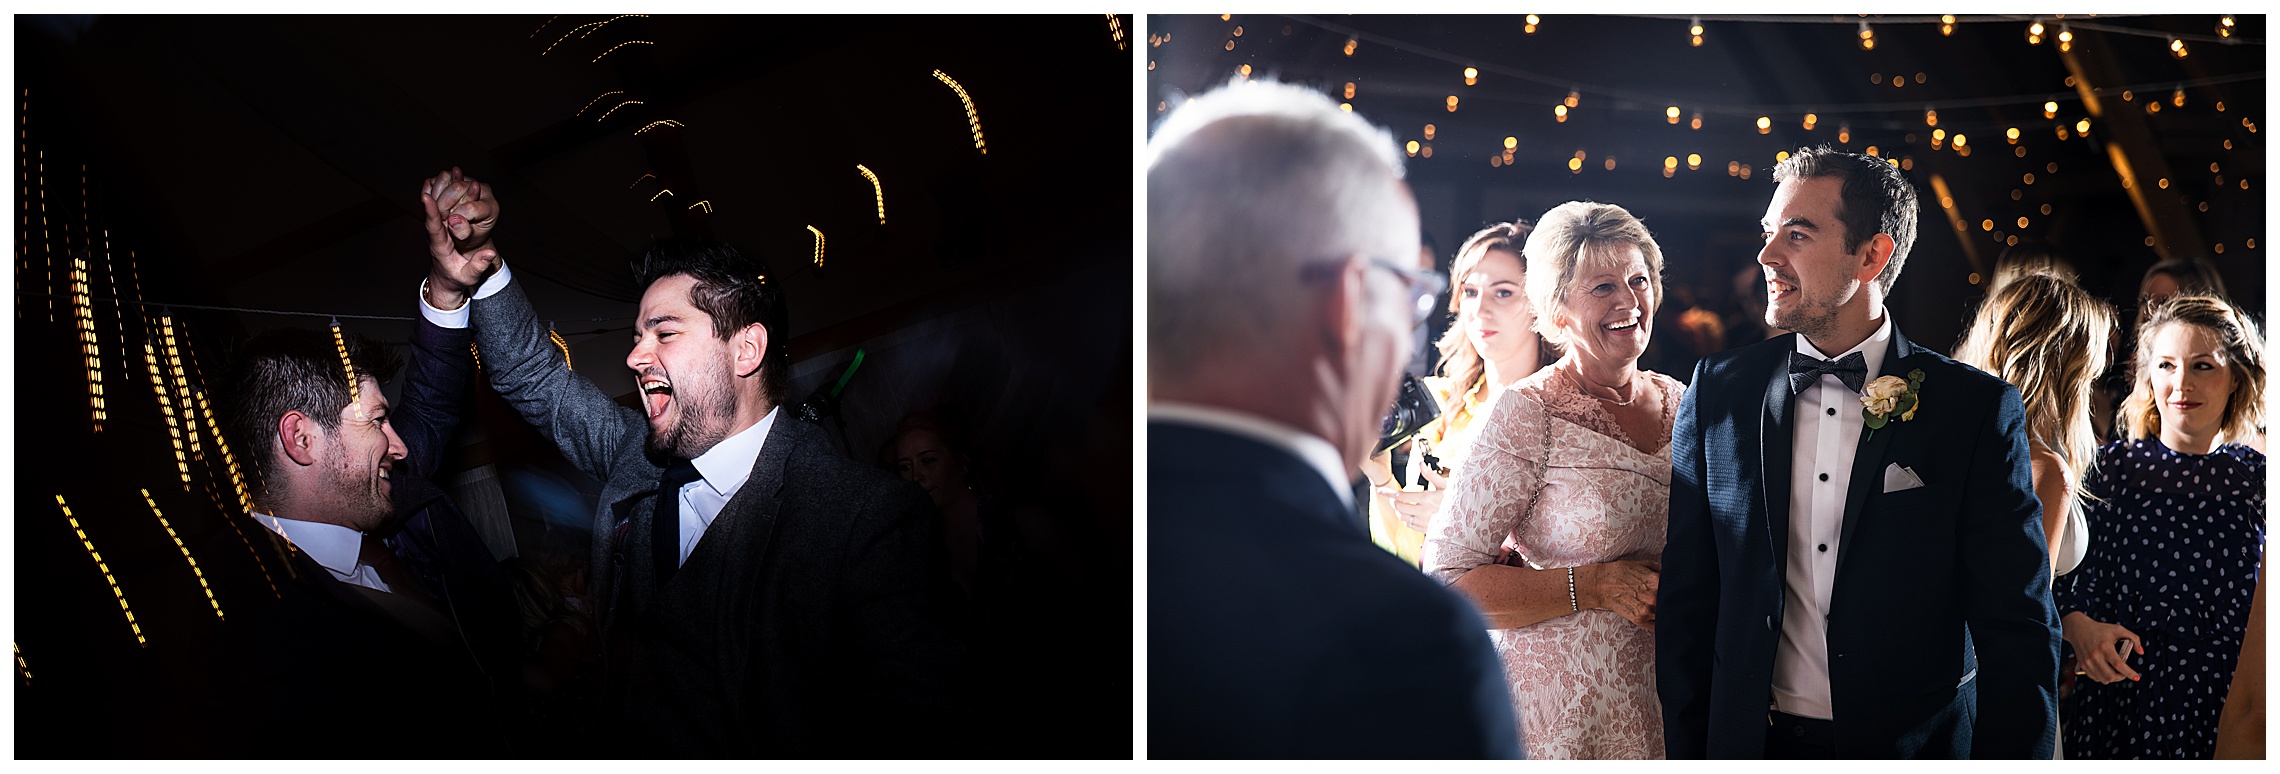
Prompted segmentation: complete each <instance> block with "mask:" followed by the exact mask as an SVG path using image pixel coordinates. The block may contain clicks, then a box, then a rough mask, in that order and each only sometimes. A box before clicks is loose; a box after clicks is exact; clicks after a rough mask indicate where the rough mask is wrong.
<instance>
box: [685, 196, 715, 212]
mask: <svg viewBox="0 0 2280 774" xmlns="http://www.w3.org/2000/svg"><path fill="white" fill-rule="evenodd" d="M699 207H703V208H704V210H705V214H706V215H711V214H712V200H711V199H705V200H702V201H699V202H697V203H696V204H691V205H689V206H688V207H685V208H683V209H691V210H693V209H697V208H699Z"/></svg>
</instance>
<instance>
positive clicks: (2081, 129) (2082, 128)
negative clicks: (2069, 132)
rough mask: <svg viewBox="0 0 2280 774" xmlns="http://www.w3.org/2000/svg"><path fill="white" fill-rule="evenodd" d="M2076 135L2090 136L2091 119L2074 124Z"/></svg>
mask: <svg viewBox="0 0 2280 774" xmlns="http://www.w3.org/2000/svg"><path fill="white" fill-rule="evenodd" d="M2074 133H2075V134H2089V133H2090V119H2087V118H2085V119H2082V120H2080V121H2076V122H2074Z"/></svg>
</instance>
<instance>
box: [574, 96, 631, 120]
mask: <svg viewBox="0 0 2280 774" xmlns="http://www.w3.org/2000/svg"><path fill="white" fill-rule="evenodd" d="M624 93H625V92H624V91H622V90H621V91H605V92H602V94H601V96H600V97H595V98H594V101H592V102H588V103H586V106H585V107H582V108H578V112H577V113H575V114H574V115H581V116H582V115H585V114H586V111H588V110H592V109H594V106H595V105H599V104H601V102H602V97H607V96H609V95H612V94H624ZM611 109H612V110H615V109H616V108H611Z"/></svg>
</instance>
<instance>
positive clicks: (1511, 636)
mask: <svg viewBox="0 0 2280 774" xmlns="http://www.w3.org/2000/svg"><path fill="white" fill-rule="evenodd" d="M1525 254H1526V255H1527V257H1528V273H1527V290H1528V300H1529V303H1530V305H1531V306H1532V307H1533V308H1535V309H1537V310H1540V312H1539V314H1538V315H1537V316H1536V320H1535V327H1536V330H1537V331H1539V332H1541V333H1543V335H1544V337H1545V338H1546V339H1549V340H1551V342H1552V343H1553V344H1555V345H1557V346H1560V347H1561V348H1563V349H1565V350H1566V352H1567V353H1566V354H1565V355H1564V356H1562V357H1561V358H1560V359H1559V360H1558V361H1557V362H1554V363H1553V364H1552V365H1551V366H1550V367H1548V368H1545V369H1543V370H1541V371H1538V372H1536V373H1535V374H1534V375H1532V376H1529V377H1527V378H1524V379H1521V380H1520V381H1519V383H1518V384H1515V385H1513V387H1512V389H1511V391H1510V393H1509V394H1508V395H1506V396H1505V398H1504V399H1503V400H1499V401H1497V402H1496V404H1495V408H1494V409H1493V410H1491V411H1490V413H1489V415H1488V419H1487V423H1486V425H1485V426H1483V427H1482V428H1481V429H1480V430H1479V432H1478V434H1477V435H1476V436H1475V437H1474V439H1473V442H1472V450H1471V452H1469V453H1468V454H1467V455H1466V456H1465V457H1464V459H1463V461H1462V462H1461V463H1460V465H1462V470H1461V471H1460V472H1459V474H1458V475H1457V477H1456V478H1455V483H1454V485H1453V487H1452V488H1451V491H1450V494H1449V495H1448V501H1447V503H1446V505H1445V507H1444V509H1443V511H1442V513H1441V514H1440V515H1438V516H1436V517H1434V519H1433V522H1432V531H1431V533H1430V536H1429V537H1427V538H1426V541H1425V557H1424V558H1425V570H1426V572H1428V573H1430V574H1432V575H1433V577H1434V578H1436V579H1438V580H1440V581H1441V582H1442V583H1447V584H1449V585H1450V587H1452V588H1454V589H1456V590H1458V591H1461V592H1463V593H1464V594H1465V596H1467V597H1469V598H1471V599H1472V600H1473V604H1475V605H1478V606H1479V607H1480V609H1481V612H1482V614H1484V615H1485V616H1487V618H1488V621H1489V625H1490V626H1493V627H1495V631H1493V632H1491V636H1493V637H1494V638H1495V640H1496V647H1497V653H1498V655H1499V656H1501V657H1502V658H1503V660H1504V674H1505V676H1506V678H1507V680H1508V682H1509V688H1510V690H1511V691H1512V698H1513V710H1514V712H1515V714H1516V715H1518V716H1519V721H1520V727H1521V731H1522V733H1523V736H1524V737H1525V741H1526V743H1527V746H1528V750H1529V752H1530V754H1531V755H1533V756H1535V757H1538V758H1660V757H1663V739H1662V716H1661V706H1660V705H1659V704H1658V703H1657V702H1656V700H1655V683H1654V661H1655V642H1654V633H1653V631H1654V604H1655V583H1656V576H1657V572H1658V570H1659V568H1660V562H1659V557H1660V555H1661V553H1662V546H1663V533H1664V524H1665V519H1666V518H1667V516H1668V511H1669V504H1670V429H1671V417H1672V412H1673V411H1675V410H1676V409H1677V408H1678V399H1679V395H1680V393H1681V392H1682V391H1683V390H1684V389H1685V386H1684V385H1681V384H1679V383H1678V380H1676V379H1672V378H1670V377H1667V376H1663V375H1661V374H1656V373H1652V372H1647V371H1641V370H1639V369H1638V368H1637V363H1638V359H1639V355H1640V354H1641V353H1643V352H1645V351H1646V348H1647V340H1648V337H1649V335H1650V334H1652V332H1653V331H1652V327H1653V322H1654V313H1655V307H1656V305H1657V304H1658V303H1659V302H1660V301H1661V300H1662V249H1661V248H1660V247H1658V246H1656V244H1655V240H1654V237H1652V236H1650V235H1649V234H1648V233H1647V229H1646V226H1644V225H1642V224H1640V223H1639V220H1638V219H1637V218H1634V217H1632V216H1631V214H1630V213H1629V212H1626V211H1624V210H1623V208H1621V207H1617V206H1614V205H1611V204H1597V203H1590V202H1569V203H1567V204H1562V205H1560V206H1558V207H1555V208H1553V209H1552V210H1551V211H1550V212H1546V213H1544V217H1543V218H1542V219H1541V220H1539V221H1538V222H1537V225H1536V231H1535V233H1533V234H1530V235H1529V237H1528V243H1527V249H1526V250H1525ZM1508 546H1509V547H1510V550H1509V551H1507V547H1508ZM1507 561H1509V564H1507V563H1506V562H1507Z"/></svg>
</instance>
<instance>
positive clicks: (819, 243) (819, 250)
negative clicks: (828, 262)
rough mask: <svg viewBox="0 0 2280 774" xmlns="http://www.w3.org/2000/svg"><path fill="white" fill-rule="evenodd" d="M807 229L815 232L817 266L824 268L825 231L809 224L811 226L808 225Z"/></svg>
mask: <svg viewBox="0 0 2280 774" xmlns="http://www.w3.org/2000/svg"><path fill="white" fill-rule="evenodd" d="M807 230H808V231H809V232H810V233H813V234H815V265H816V268H822V267H823V232H822V231H820V230H818V229H816V227H814V226H809V227H807Z"/></svg>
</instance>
